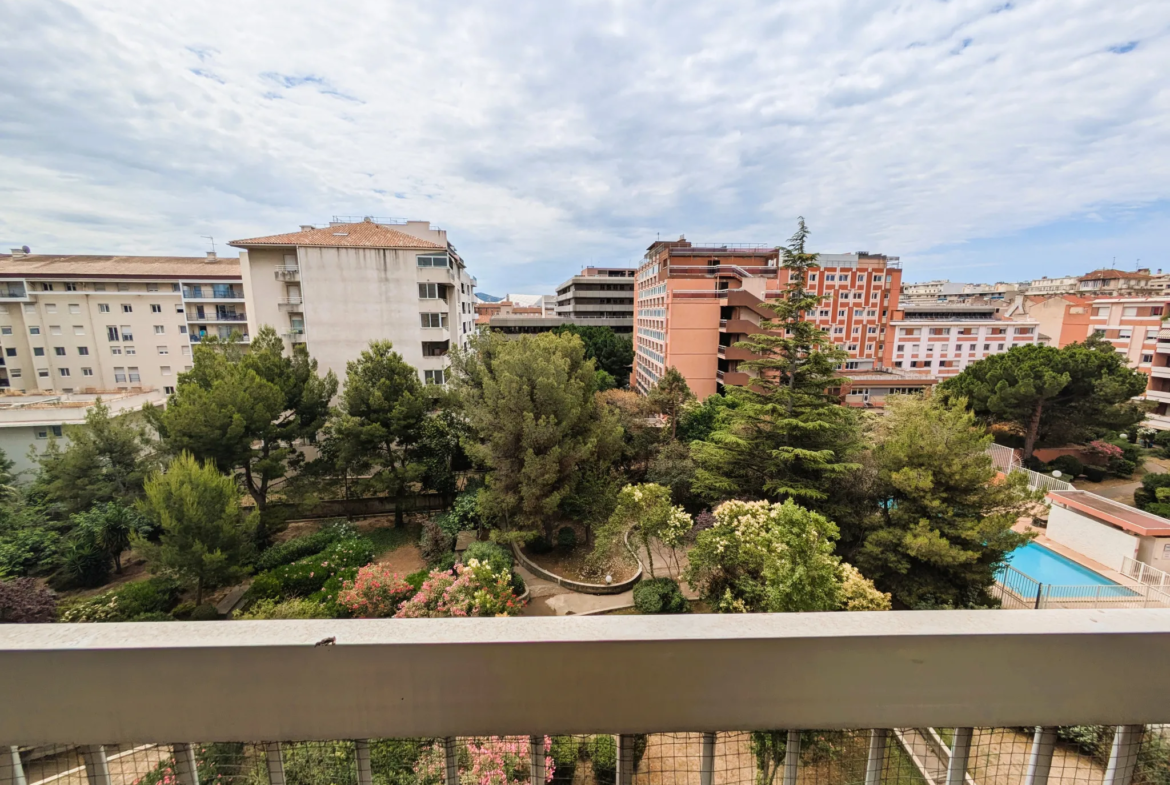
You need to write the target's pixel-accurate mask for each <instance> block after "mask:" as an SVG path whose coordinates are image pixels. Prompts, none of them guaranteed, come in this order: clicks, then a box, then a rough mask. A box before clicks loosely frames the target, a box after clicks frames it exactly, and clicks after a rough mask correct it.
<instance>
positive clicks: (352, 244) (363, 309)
mask: <svg viewBox="0 0 1170 785" xmlns="http://www.w3.org/2000/svg"><path fill="white" fill-rule="evenodd" d="M230 244H231V245H232V246H234V247H236V248H239V249H241V250H240V269H241V271H242V274H243V281H244V286H243V288H244V297H245V300H246V302H247V314H248V325H249V328H250V329H252V330H255V329H257V328H258V327H259V326H260V325H265V324H270V325H274V326H275V327H276V329H277V331H278V332H280V333H281V334H282V335H283V336H284V338H285V340H286V341H288V342H289V343H290V344H291V343H305V344H307V345H308V349H309V353H310V354H312V355H313V357H314V358H316V359H317V361H318V363H319V364H320V367H321V370H322V372H324V371H326V370H331V371H333V372H334V373H335V374H337V376H338V378H339V379H344V378H345V372H346V363H348V362H349V361H351V360H356V359H357V358H358V356H359V355H360V354H361V352H362V351H363V350H364V349H365V348H366V347H367V346H368V344H369V342H370V341H371V340H375V339H380V340H389V341H391V342H392V343H393V344H394V349H395V351H397V352H398V353H399V354H401V355H402V357H403V359H404V360H406V362H408V363H410V364H411V365H412V366H414V367H415V368H418V369H419V375H420V378H421V379H422V381H423V382H424V383H426V384H443V383H444V382H445V381H446V375H447V368H448V366H449V364H450V358H449V356H448V353H449V352H450V350H451V348H453V347H466V345H467V342H468V340H469V339H470V337H471V334H472V333H473V331H474V330H475V302H476V300H475V296H474V295H475V285H476V281H475V278H473V277H472V276H471V275H470V274H468V272H467V269H466V265H465V264H464V262H463V259H462V257H460V256H459V253H458V252H457V251H456V250H455V247H454V246H453V245H451V243H450V242H448V240H447V233H446V231H444V230H443V229H439V228H437V227H434V226H431V225H430V224H429V223H427V222H426V221H394V220H391V219H374V218H361V219H347V218H336V217H335V219H334V220H333V221H332V222H331V223H330V224H329V225H328V226H324V227H317V226H311V225H304V226H302V227H301V229H300V231H298V232H290V233H288V234H277V235H271V236H268V237H253V238H250V239H245V240H233V241H232V242H231V243H230Z"/></svg>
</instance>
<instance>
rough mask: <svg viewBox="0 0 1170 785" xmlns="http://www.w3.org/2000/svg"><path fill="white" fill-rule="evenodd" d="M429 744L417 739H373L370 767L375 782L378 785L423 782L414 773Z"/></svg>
mask: <svg viewBox="0 0 1170 785" xmlns="http://www.w3.org/2000/svg"><path fill="white" fill-rule="evenodd" d="M428 744H429V742H426V741H418V740H415V739H371V740H370V765H371V767H372V768H373V770H374V772H375V774H374V781H375V782H376V783H378V785H416V784H417V783H419V782H422V780H421V779H420V777H419V776H418V775H417V774H415V773H414V766H415V764H416V763H417V762H418V759H419V756H420V755H421V754H422V751H423V749H425V748H426V747H427V746H428ZM383 778H385V782H384V783H383Z"/></svg>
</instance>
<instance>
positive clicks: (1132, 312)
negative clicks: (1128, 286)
mask: <svg viewBox="0 0 1170 785" xmlns="http://www.w3.org/2000/svg"><path fill="white" fill-rule="evenodd" d="M1137 311H1138V309H1137V306H1136V305H1127V306H1125V307H1124V308H1122V309H1121V315H1122V316H1123V317H1125V316H1137Z"/></svg>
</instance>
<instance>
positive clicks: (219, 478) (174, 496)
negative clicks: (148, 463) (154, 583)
mask: <svg viewBox="0 0 1170 785" xmlns="http://www.w3.org/2000/svg"><path fill="white" fill-rule="evenodd" d="M145 493H146V495H145V498H144V499H143V500H142V502H141V509H142V512H143V514H144V515H146V516H147V517H148V518H150V519H151V520H152V521H154V522H155V524H156V525H157V526H158V528H159V529H160V530H161V532H162V534H161V536H160V538H159V542H158V543H157V544H154V543H150V542H146V541H145V540H143V539H142V538H140V537H137V538H135V540H134V544H135V547H136V548H138V549H139V550H140V551H141V553H142V555H143V556H145V557H146V562H147V564H148V565H149V567H150V570H151V572H154V573H158V572H164V571H166V572H173V573H175V574H176V575H177V576H178V577H179V579H180V580H181V581H183V582H184V583H185V584H187V585H188V586H192V587H194V589H195V604H196V605H200V604H202V603H203V592H204V590H205V589H207V588H211V587H214V586H218V585H222V584H223V583H225V582H227V581H231V580H234V579H237V578H239V577H240V576H242V575H243V565H244V563H245V561H246V559H247V556H248V555H249V551H250V543H251V538H252V534H253V532H252V530H253V529H254V527H255V525H256V519H257V518H258V517H259V516H258V514H257V513H253V514H252V515H244V514H243V512H242V511H241V509H240V494H239V490H238V488H237V486H236V483H235V481H234V480H233V479H232V478H231V477H228V476H227V475H224V474H221V473H220V472H219V471H218V470H217V469H216V467H215V464H214V463H212V462H211V461H206V462H204V463H200V462H199V461H198V460H197V459H196V458H195V456H193V455H191V454H190V453H186V452H184V453H181V454H180V455H179V457H178V458H176V459H175V460H174V461H172V462H171V464H170V466H169V467H168V468H167V471H166V473H161V472H160V473H158V474H155V475H153V476H152V477H151V478H150V479H149V480H147V482H146V487H145Z"/></svg>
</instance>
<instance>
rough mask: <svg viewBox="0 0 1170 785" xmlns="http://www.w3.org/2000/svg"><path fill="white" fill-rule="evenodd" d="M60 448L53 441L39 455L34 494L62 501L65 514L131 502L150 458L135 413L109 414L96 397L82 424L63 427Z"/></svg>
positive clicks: (149, 463)
mask: <svg viewBox="0 0 1170 785" xmlns="http://www.w3.org/2000/svg"><path fill="white" fill-rule="evenodd" d="M66 433H67V434H68V436H69V442H68V444H67V445H66V446H65V448H64V449H62V448H61V446H60V444H58V443H57V440H56V439H51V440H50V441H49V445H48V447H47V448H46V449H45V451H44V452H43V453H41V456H40V458H39V462H40V468H41V471H40V474H39V475H38V477H37V479H36V480H35V481H34V483H33V489H32V492H33V494H34V495H39V496H41V497H43V498H44V499H45V500H46V501H48V502H49V503H51V504H58V505H60V506H61V507H62V508H63V510H64V511H65V512H66V513H74V512H81V511H83V510H88V509H89V508H90V507H92V506H93V505H94V504H97V503H99V502H109V501H125V502H132V501H133V500H134V499H136V498H138V496H140V495H141V493H142V483H143V481H144V480H145V479H146V476H147V474H149V473H150V470H151V468H152V466H153V463H154V460H153V458H152V457H151V456H150V455H148V453H147V444H148V438H147V434H146V430H145V428H143V427H142V426H141V425H140V424H139V423H138V422H137V420H136V418H135V416H134V415H130V414H128V415H122V416H120V417H111V416H110V410H109V407H107V406H106V405H105V404H104V403H102V401H101V399H100V398H99V399H98V400H97V402H95V404H94V405H93V407H92V408H90V410H89V411H88V412H86V414H85V424H83V425H77V426H66Z"/></svg>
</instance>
